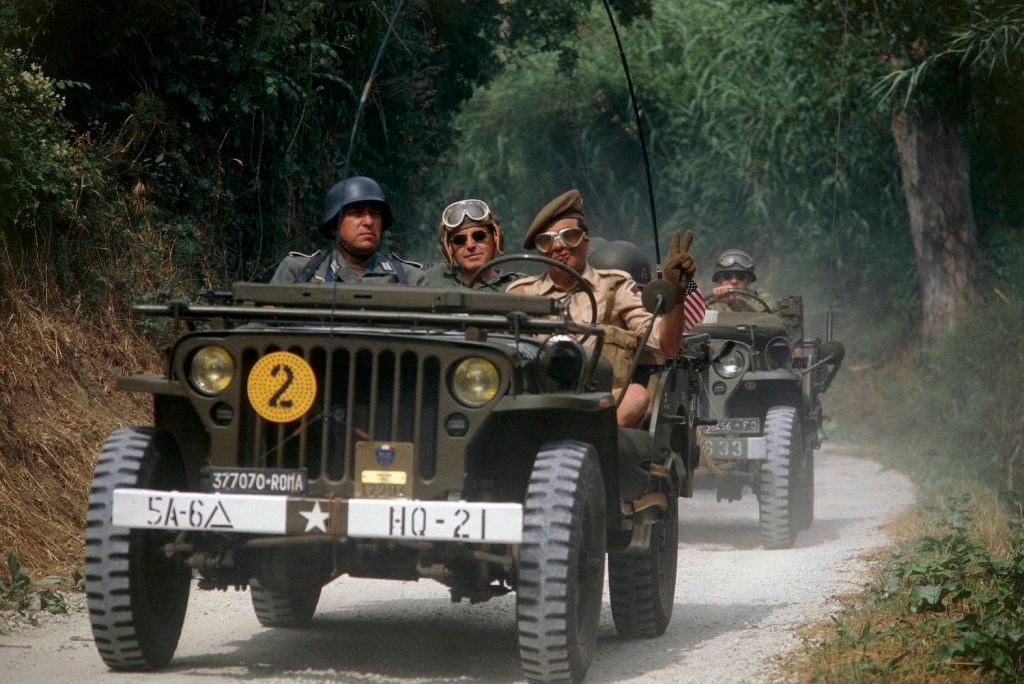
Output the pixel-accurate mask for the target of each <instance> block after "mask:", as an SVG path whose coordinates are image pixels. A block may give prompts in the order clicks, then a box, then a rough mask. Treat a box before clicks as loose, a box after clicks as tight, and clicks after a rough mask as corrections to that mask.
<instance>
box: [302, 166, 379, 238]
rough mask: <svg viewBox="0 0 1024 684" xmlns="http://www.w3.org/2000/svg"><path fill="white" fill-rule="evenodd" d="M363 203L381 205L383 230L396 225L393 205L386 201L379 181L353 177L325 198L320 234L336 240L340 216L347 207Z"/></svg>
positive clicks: (328, 192)
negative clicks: (392, 209) (393, 224)
mask: <svg viewBox="0 0 1024 684" xmlns="http://www.w3.org/2000/svg"><path fill="white" fill-rule="evenodd" d="M362 202H372V203H374V204H378V205H380V214H381V226H382V230H387V229H388V226H390V225H391V224H392V223H394V220H395V219H394V215H393V214H392V213H391V205H390V204H388V201H387V200H386V199H384V191H383V190H381V189H380V186H379V185H378V184H377V181H375V180H373V179H372V178H367V177H366V176H351V177H349V178H346V179H345V180H343V181H339V182H338V183H335V184H334V186H332V187H331V189H330V190H328V191H327V197H325V198H324V214H323V218H322V219H321V220H320V233H321V234H322V235H323V236H324V237H327V238H334V237H336V235H337V232H338V216H339V214H341V212H342V211H343V210H344V209H345V207H347V206H349V205H352V204H359V203H362Z"/></svg>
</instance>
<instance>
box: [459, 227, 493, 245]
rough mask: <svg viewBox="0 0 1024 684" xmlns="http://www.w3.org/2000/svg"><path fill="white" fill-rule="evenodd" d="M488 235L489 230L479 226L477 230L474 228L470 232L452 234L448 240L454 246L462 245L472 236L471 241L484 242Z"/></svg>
mask: <svg viewBox="0 0 1024 684" xmlns="http://www.w3.org/2000/svg"><path fill="white" fill-rule="evenodd" d="M490 235H491V231H489V230H487V229H485V228H480V229H478V230H474V231H473V232H472V233H468V234H467V233H459V234H457V235H452V236H451V237H450V238H449V241H450V242H451V243H452V244H453V245H455V246H456V247H462V246H464V245H465V244H466V243H468V242H469V239H470V238H473V242H475V243H477V244H480V243H482V242H486V241H487V238H488V237H490Z"/></svg>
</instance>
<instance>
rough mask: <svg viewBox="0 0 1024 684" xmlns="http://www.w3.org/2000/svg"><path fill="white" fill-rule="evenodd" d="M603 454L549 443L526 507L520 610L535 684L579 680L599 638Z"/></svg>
mask: <svg viewBox="0 0 1024 684" xmlns="http://www.w3.org/2000/svg"><path fill="white" fill-rule="evenodd" d="M605 526H606V523H605V501H604V482H603V480H602V478H601V470H600V467H599V464H598V459H597V452H596V450H595V449H594V447H593V446H591V445H590V444H585V443H583V442H576V441H571V440H565V441H559V442H551V443H547V444H545V445H543V446H542V447H541V449H540V451H539V453H538V454H537V460H536V461H535V462H534V465H533V472H532V473H531V475H530V483H529V487H528V488H527V491H526V499H525V502H524V506H523V541H522V544H521V545H520V551H519V577H518V582H517V586H516V591H517V596H516V613H517V619H518V627H519V654H520V658H521V661H522V666H523V672H524V673H525V674H526V678H527V679H528V680H530V681H531V682H562V681H572V682H578V681H580V680H581V679H583V677H584V676H585V675H586V673H587V669H588V668H589V667H590V663H591V660H592V659H593V657H594V649H595V646H596V644H597V628H598V624H599V622H600V619H601V596H602V593H603V591H604V564H605V548H606V530H605Z"/></svg>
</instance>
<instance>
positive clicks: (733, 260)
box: [711, 249, 757, 283]
mask: <svg viewBox="0 0 1024 684" xmlns="http://www.w3.org/2000/svg"><path fill="white" fill-rule="evenodd" d="M725 271H741V272H743V273H746V274H747V282H750V283H752V282H754V281H755V280H757V275H755V274H754V257H752V256H750V255H749V254H747V253H746V252H744V251H743V250H741V249H727V250H725V251H724V252H722V253H721V254H719V255H718V260H717V261H715V274H714V275H713V276H711V280H712V281H713V282H716V283H717V282H718V281H719V280H720V279H721V277H722V273H723V272H725Z"/></svg>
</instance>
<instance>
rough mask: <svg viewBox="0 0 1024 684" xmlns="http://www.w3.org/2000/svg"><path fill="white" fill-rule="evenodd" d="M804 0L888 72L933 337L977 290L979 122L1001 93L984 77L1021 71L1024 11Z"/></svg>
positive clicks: (902, 1)
mask: <svg viewBox="0 0 1024 684" xmlns="http://www.w3.org/2000/svg"><path fill="white" fill-rule="evenodd" d="M796 4H798V5H799V6H800V7H801V8H802V10H803V11H804V12H805V16H806V17H807V18H808V19H809V20H810V21H811V22H812V23H814V24H817V25H818V26H820V27H821V28H822V30H823V31H825V32H827V33H829V34H830V35H832V36H833V38H834V40H833V43H834V44H835V45H847V44H849V46H850V49H851V51H853V52H855V53H860V55H862V56H864V55H871V54H873V55H876V56H877V57H878V64H879V68H880V69H884V70H888V73H885V72H884V71H883V72H880V73H878V74H877V78H878V79H879V83H880V85H881V87H880V88H879V89H878V90H877V93H878V95H879V96H880V100H881V101H882V102H884V103H887V104H888V105H889V106H890V107H891V111H892V117H891V131H892V136H893V139H894V141H895V143H896V148H897V150H898V152H899V161H900V170H901V173H902V180H903V190H904V197H905V201H906V206H907V214H908V220H909V227H910V232H911V235H912V238H913V243H914V251H915V255H916V261H917V271H918V277H919V280H920V286H921V303H922V306H923V315H922V322H923V323H922V331H923V334H924V338H925V340H926V341H927V342H934V341H935V340H936V339H937V338H938V337H940V336H941V335H943V334H944V333H946V332H947V331H949V330H950V329H951V328H952V327H953V326H954V325H955V324H956V323H957V322H958V321H959V320H960V319H961V318H962V317H963V316H964V315H965V313H966V312H967V311H968V310H969V308H970V307H971V305H972V303H974V302H975V301H976V299H977V297H978V295H977V292H976V290H975V287H974V277H975V275H976V262H977V259H978V227H977V223H976V219H975V208H974V202H973V191H972V187H971V178H972V164H971V152H972V130H971V121H972V115H973V114H974V113H975V112H976V111H977V110H978V109H979V108H981V109H984V108H987V107H991V106H992V104H993V99H992V97H993V95H995V93H993V92H991V90H989V91H987V92H986V90H985V88H984V87H981V86H982V84H983V83H985V82H988V83H993V82H998V81H1000V80H1004V81H1005V80H1006V79H1008V80H1009V81H1013V80H1015V76H1016V75H1019V73H1020V64H1021V57H1020V55H1021V50H1020V47H1021V43H1022V39H1024V13H1022V8H1021V6H1020V5H1019V4H1016V3H1009V2H1005V1H997V0H944V1H941V2H935V1H934V0H912V1H910V2H908V1H907V0H888V1H881V2H879V1H878V0H842V1H837V2H820V1H817V0H798V1H797V3H796ZM833 57H835V56H833ZM1017 81H1018V86H1017V87H1018V88H1019V78H1017ZM1007 92H1011V91H1004V93H1003V94H1004V96H1005V94H1006V93H1007Z"/></svg>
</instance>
